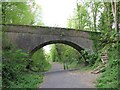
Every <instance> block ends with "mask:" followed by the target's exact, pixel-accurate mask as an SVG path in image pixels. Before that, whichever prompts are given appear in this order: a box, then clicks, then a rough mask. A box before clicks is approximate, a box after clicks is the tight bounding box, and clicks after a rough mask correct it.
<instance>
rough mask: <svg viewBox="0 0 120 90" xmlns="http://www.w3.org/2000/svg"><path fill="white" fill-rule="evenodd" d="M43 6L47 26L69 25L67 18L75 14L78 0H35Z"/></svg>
mask: <svg viewBox="0 0 120 90" xmlns="http://www.w3.org/2000/svg"><path fill="white" fill-rule="evenodd" d="M35 1H36V3H37V4H38V5H40V6H41V8H42V11H41V12H42V20H43V22H44V24H45V26H52V27H54V26H56V27H67V20H68V19H69V18H70V17H72V16H73V12H74V9H75V7H76V0H35Z"/></svg>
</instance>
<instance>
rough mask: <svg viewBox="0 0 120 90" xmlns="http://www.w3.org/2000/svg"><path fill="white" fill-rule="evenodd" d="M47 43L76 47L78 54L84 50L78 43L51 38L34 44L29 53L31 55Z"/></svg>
mask: <svg viewBox="0 0 120 90" xmlns="http://www.w3.org/2000/svg"><path fill="white" fill-rule="evenodd" d="M49 44H65V45H68V46H71V47H73V48H74V49H76V50H77V51H78V52H79V53H80V54H81V50H84V49H83V48H82V47H80V46H79V45H77V44H75V43H73V42H71V41H66V40H52V41H47V42H44V43H42V44H40V45H38V46H36V47H35V48H33V49H32V50H31V51H30V55H33V54H34V53H35V52H36V51H37V50H38V49H40V48H42V47H44V46H46V45H49Z"/></svg>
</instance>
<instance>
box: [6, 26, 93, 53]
mask: <svg viewBox="0 0 120 90" xmlns="http://www.w3.org/2000/svg"><path fill="white" fill-rule="evenodd" d="M5 27H6V30H5V34H6V35H7V36H8V38H9V39H10V41H11V42H12V43H13V44H14V45H15V46H16V47H18V48H21V49H23V50H25V51H27V52H29V53H34V52H35V51H36V50H38V49H39V48H42V47H43V46H45V45H48V44H54V43H63V44H67V45H69V46H72V47H73V48H75V49H77V50H78V51H80V50H81V49H87V50H88V51H89V52H93V48H92V46H93V40H92V39H91V37H90V35H89V34H90V33H91V32H88V31H82V30H80V31H77V30H74V29H67V28H55V27H42V26H26V25H6V26H5ZM93 33H94V32H93Z"/></svg>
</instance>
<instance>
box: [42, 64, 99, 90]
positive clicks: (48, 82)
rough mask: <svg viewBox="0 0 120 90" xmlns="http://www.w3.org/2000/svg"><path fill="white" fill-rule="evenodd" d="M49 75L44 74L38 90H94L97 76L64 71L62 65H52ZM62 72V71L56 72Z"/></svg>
mask: <svg viewBox="0 0 120 90" xmlns="http://www.w3.org/2000/svg"><path fill="white" fill-rule="evenodd" d="M52 66H53V67H52V69H51V70H50V72H49V73H46V74H45V78H44V82H43V83H42V85H41V86H40V88H95V86H94V83H93V82H95V79H96V78H97V77H98V75H95V74H91V73H90V71H78V70H76V71H64V70H63V65H61V64H58V63H54V64H53V65H52ZM58 70H63V71H58Z"/></svg>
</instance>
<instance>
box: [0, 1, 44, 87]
mask: <svg viewBox="0 0 120 90" xmlns="http://www.w3.org/2000/svg"><path fill="white" fill-rule="evenodd" d="M1 4H2V6H1V7H0V8H2V24H21V25H38V24H39V25H41V24H43V23H42V21H41V17H40V15H41V14H40V11H41V8H40V7H37V6H36V4H35V3H34V0H32V1H31V2H29V0H28V2H2V3H1ZM36 16H38V17H37V18H36ZM36 19H37V21H36ZM6 29H7V28H5V27H4V28H3V31H4V30H6ZM2 34H3V35H2V36H3V37H2V41H3V42H2V43H3V44H2V60H3V61H2V63H3V64H2V76H3V77H2V84H3V85H2V87H3V88H33V87H35V88H36V87H37V85H38V84H40V83H41V82H42V80H43V76H42V75H36V74H35V73H32V74H31V73H30V71H29V70H28V68H27V66H28V65H29V63H30V58H29V55H28V54H27V53H25V52H23V51H22V50H18V49H16V47H15V46H13V45H12V44H11V42H10V40H9V39H8V37H6V35H5V33H4V32H3V33H2ZM42 55H43V54H42ZM42 55H41V56H42ZM36 66H37V61H36V63H35V62H34V66H33V67H36ZM39 68H40V66H39ZM33 81H34V82H33Z"/></svg>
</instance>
